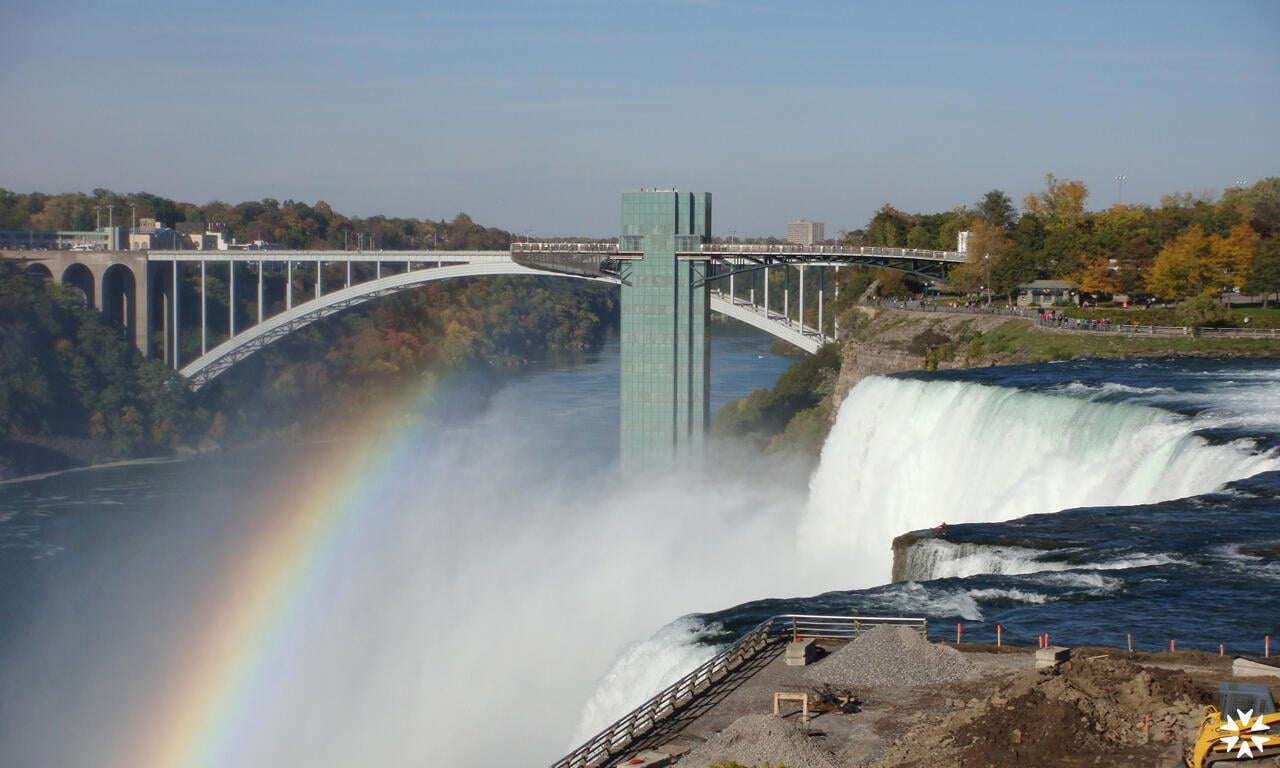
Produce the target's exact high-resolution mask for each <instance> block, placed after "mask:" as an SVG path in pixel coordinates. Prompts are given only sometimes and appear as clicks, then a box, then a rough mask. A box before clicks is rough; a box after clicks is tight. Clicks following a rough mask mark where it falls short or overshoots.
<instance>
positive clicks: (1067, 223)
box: [1022, 173, 1089, 229]
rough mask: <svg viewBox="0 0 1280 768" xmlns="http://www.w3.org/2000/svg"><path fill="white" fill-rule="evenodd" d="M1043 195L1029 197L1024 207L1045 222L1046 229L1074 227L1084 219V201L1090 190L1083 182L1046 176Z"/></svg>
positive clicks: (1051, 175) (1024, 200)
mask: <svg viewBox="0 0 1280 768" xmlns="http://www.w3.org/2000/svg"><path fill="white" fill-rule="evenodd" d="M1044 182H1045V191H1044V193H1043V194H1040V195H1036V194H1031V195H1027V196H1026V197H1025V198H1023V200H1022V205H1023V207H1024V208H1026V209H1027V210H1028V211H1030V212H1031V213H1034V214H1035V215H1036V216H1037V217H1039V218H1040V220H1041V221H1043V222H1044V225H1045V228H1046V229H1061V228H1066V227H1074V226H1076V225H1077V224H1079V223H1080V222H1081V221H1082V220H1083V219H1084V201H1085V198H1087V197H1088V196H1089V189H1088V187H1086V186H1085V185H1084V182H1083V181H1077V180H1073V179H1072V180H1060V179H1057V178H1055V177H1054V175H1053V174H1052V173H1047V174H1045V177H1044Z"/></svg>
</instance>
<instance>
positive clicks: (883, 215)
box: [867, 204, 912, 248]
mask: <svg viewBox="0 0 1280 768" xmlns="http://www.w3.org/2000/svg"><path fill="white" fill-rule="evenodd" d="M911 226H912V222H911V217H910V216H908V215H907V214H905V213H903V212H902V211H899V210H898V209H897V208H894V207H893V206H892V205H888V204H885V205H884V206H883V207H882V208H880V210H878V211H876V215H875V216H872V217H871V222H870V223H868V224H867V239H868V241H869V242H870V244H871V245H877V246H881V247H884V248H903V247H905V246H906V244H907V233H908V232H909V231H911Z"/></svg>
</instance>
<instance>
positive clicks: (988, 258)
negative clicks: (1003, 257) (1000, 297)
mask: <svg viewBox="0 0 1280 768" xmlns="http://www.w3.org/2000/svg"><path fill="white" fill-rule="evenodd" d="M982 262H983V263H984V264H986V267H987V307H988V308H990V307H991V254H989V253H984V254H982Z"/></svg>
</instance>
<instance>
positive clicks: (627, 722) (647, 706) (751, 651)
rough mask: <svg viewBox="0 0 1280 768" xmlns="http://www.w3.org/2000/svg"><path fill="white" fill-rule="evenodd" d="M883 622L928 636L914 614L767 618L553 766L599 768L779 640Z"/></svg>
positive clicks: (843, 633)
mask: <svg viewBox="0 0 1280 768" xmlns="http://www.w3.org/2000/svg"><path fill="white" fill-rule="evenodd" d="M885 624H891V625H899V626H908V627H911V628H912V629H917V630H918V631H919V632H920V634H921V635H923V636H924V638H925V639H926V640H927V639H928V638H929V622H928V620H927V619H924V618H916V617H901V616H893V617H882V616H808V615H801V614H784V615H780V616H774V617H772V618H769V619H765V620H764V621H762V622H760V623H759V624H757V625H756V626H755V628H753V629H752V630H751V631H750V632H748V633H747V634H745V635H743V636H742V637H741V638H739V639H738V640H737V641H736V642H734V643H733V644H732V645H730V646H729V647H728V648H725V649H724V650H723V651H721V652H720V653H718V654H716V655H715V656H714V657H713V658H711V659H710V660H708V661H706V662H704V663H703V664H701V665H699V666H698V668H697V669H695V670H693V671H692V672H690V673H689V674H687V675H685V676H684V677H682V678H680V679H679V680H677V681H676V682H674V683H672V684H671V685H669V686H667V687H666V688H664V689H662V690H661V691H660V692H658V694H656V695H655V696H653V697H652V698H651V699H649V700H648V701H646V702H645V703H643V704H641V705H640V706H638V707H636V708H635V709H633V710H631V711H630V712H628V713H627V714H626V715H623V716H622V717H621V718H619V719H618V720H617V721H615V722H614V723H613V724H612V725H610V726H609V727H608V728H605V729H604V730H603V731H601V732H600V733H598V734H596V735H595V736H593V737H592V738H591V739H589V740H587V742H586V743H585V744H583V745H582V746H580V747H578V748H577V749H575V750H573V751H572V752H570V753H569V754H568V755H566V756H564V757H563V758H561V759H560V760H557V761H556V762H555V763H552V765H551V768H595V766H599V765H601V764H602V763H604V762H605V761H607V760H608V759H609V758H610V757H612V756H614V755H616V754H618V753H619V752H621V751H623V750H625V749H626V748H627V747H628V746H629V745H630V744H631V743H632V742H633V741H635V739H637V738H638V737H640V736H642V735H644V734H645V733H647V732H648V731H650V730H652V729H653V727H654V726H656V725H658V724H659V723H661V722H662V721H663V720H665V719H667V718H668V717H670V716H671V715H672V714H674V713H675V712H676V710H678V709H680V708H681V707H683V706H685V705H686V704H688V703H690V702H691V701H693V700H694V699H695V698H696V697H697V696H699V695H701V694H703V693H705V692H706V691H707V690H708V689H710V688H711V686H713V685H714V684H715V683H717V682H719V681H720V680H723V679H724V678H725V677H726V676H727V675H728V674H729V673H730V672H732V671H733V670H735V669H737V668H738V667H740V666H742V665H743V664H744V663H745V662H747V661H749V660H750V659H751V658H752V657H754V656H755V655H756V654H758V653H760V652H761V651H762V650H764V649H765V647H766V646H768V645H769V644H770V642H772V641H775V640H777V639H778V638H789V639H791V640H795V639H798V638H802V637H803V638H819V639H821V638H830V639H841V640H849V639H854V638H857V637H858V635H859V634H861V633H862V632H864V631H866V630H869V629H871V628H872V627H875V626H880V625H885Z"/></svg>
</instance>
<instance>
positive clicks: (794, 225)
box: [787, 219, 827, 245]
mask: <svg viewBox="0 0 1280 768" xmlns="http://www.w3.org/2000/svg"><path fill="white" fill-rule="evenodd" d="M825 229H826V227H825V226H824V225H823V223H822V222H821V221H805V220H804V219H801V220H799V221H793V222H791V223H789V224H787V242H788V243H794V244H796V245H813V244H814V243H820V242H822V241H823V240H826V239H827V238H826V233H825V231H824V230H825Z"/></svg>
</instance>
